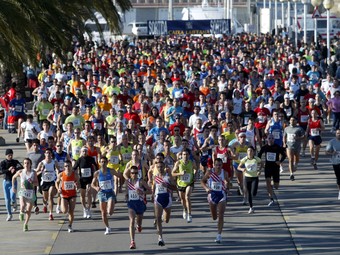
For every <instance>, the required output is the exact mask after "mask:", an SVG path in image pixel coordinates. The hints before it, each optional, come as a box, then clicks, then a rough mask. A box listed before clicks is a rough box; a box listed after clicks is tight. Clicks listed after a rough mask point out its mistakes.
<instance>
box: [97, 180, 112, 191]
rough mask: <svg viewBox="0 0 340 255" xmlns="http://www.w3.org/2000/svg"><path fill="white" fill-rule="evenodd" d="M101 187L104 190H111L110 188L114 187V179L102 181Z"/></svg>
mask: <svg viewBox="0 0 340 255" xmlns="http://www.w3.org/2000/svg"><path fill="white" fill-rule="evenodd" d="M99 187H100V188H101V189H103V190H110V189H112V181H111V180H107V181H100V182H99Z"/></svg>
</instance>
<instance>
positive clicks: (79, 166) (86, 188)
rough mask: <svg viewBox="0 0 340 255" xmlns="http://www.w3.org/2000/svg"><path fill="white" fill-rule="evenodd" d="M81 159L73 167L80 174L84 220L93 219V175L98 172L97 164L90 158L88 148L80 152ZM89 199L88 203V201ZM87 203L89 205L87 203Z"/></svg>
mask: <svg viewBox="0 0 340 255" xmlns="http://www.w3.org/2000/svg"><path fill="white" fill-rule="evenodd" d="M80 153H81V154H80V157H79V159H77V161H76V162H75V163H74V165H73V170H74V171H76V172H77V173H79V182H80V203H81V204H82V206H83V218H87V219H89V218H91V217H92V214H91V209H90V208H91V205H92V188H91V183H92V179H93V173H94V171H95V170H97V164H96V162H95V161H94V159H93V157H91V156H89V155H88V154H87V153H88V149H87V147H86V146H84V147H82V148H81V150H80ZM86 198H87V201H86ZM86 202H87V203H86Z"/></svg>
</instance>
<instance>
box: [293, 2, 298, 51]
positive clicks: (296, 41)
mask: <svg viewBox="0 0 340 255" xmlns="http://www.w3.org/2000/svg"><path fill="white" fill-rule="evenodd" d="M293 1H294V32H295V48H297V46H298V25H297V1H298V0H293Z"/></svg>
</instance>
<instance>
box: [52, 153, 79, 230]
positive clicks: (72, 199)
mask: <svg viewBox="0 0 340 255" xmlns="http://www.w3.org/2000/svg"><path fill="white" fill-rule="evenodd" d="M63 164H64V165H63V169H64V171H62V172H61V173H59V174H58V178H57V181H56V184H55V187H56V189H57V191H58V193H59V194H60V196H61V211H62V212H63V213H64V214H67V213H68V226H67V231H68V232H69V233H72V232H73V231H74V230H73V228H72V224H73V220H74V208H75V206H76V201H77V187H79V176H78V174H77V172H75V171H74V170H73V169H72V164H71V160H69V159H67V160H65V162H63ZM59 166H60V164H59Z"/></svg>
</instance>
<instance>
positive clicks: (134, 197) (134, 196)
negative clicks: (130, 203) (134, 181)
mask: <svg viewBox="0 0 340 255" xmlns="http://www.w3.org/2000/svg"><path fill="white" fill-rule="evenodd" d="M129 200H139V195H138V193H137V190H129Z"/></svg>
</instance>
